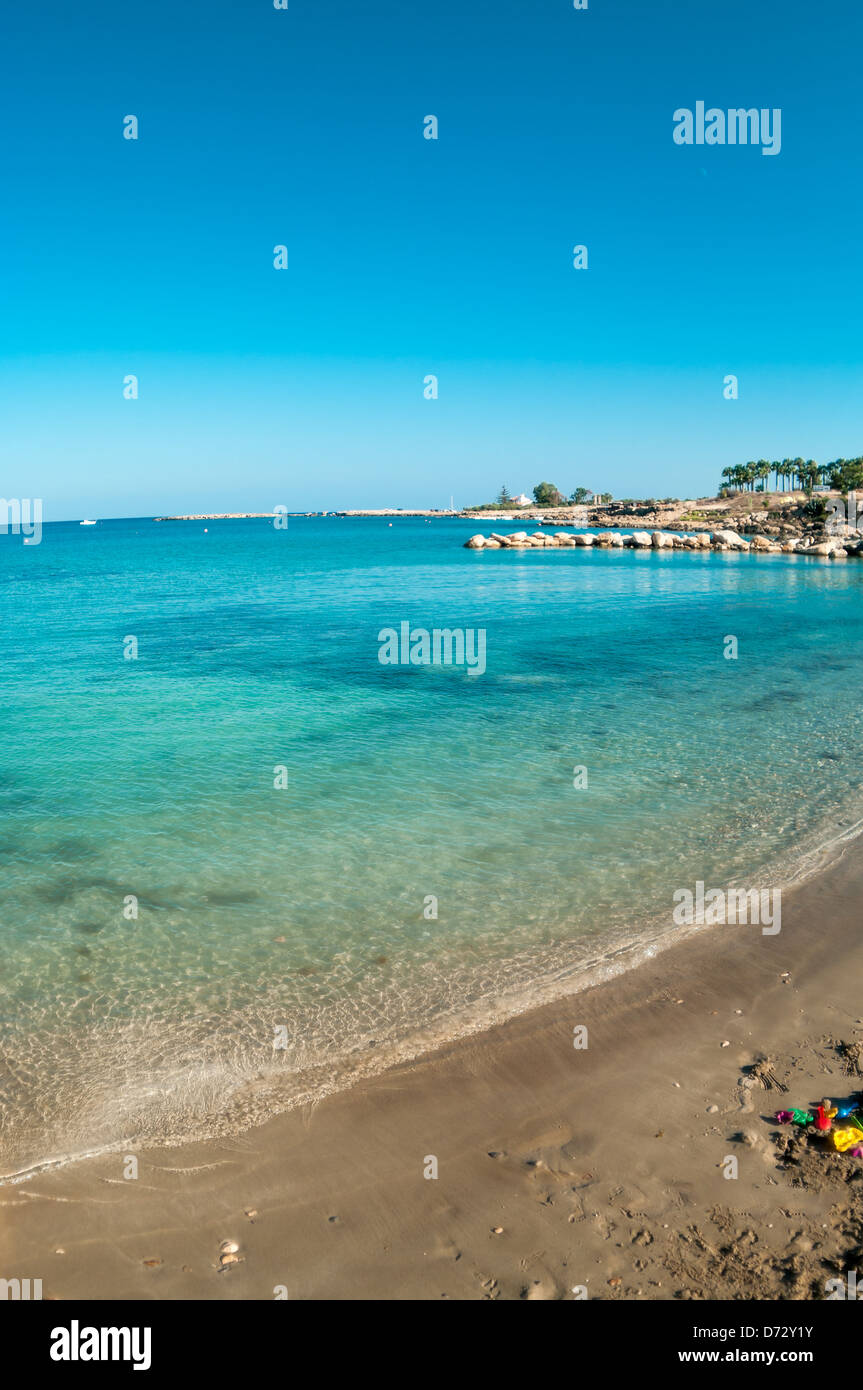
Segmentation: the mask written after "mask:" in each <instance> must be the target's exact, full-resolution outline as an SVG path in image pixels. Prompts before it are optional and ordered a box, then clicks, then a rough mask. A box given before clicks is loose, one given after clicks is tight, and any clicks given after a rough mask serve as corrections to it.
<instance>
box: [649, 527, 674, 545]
mask: <svg viewBox="0 0 863 1390" xmlns="http://www.w3.org/2000/svg"><path fill="white" fill-rule="evenodd" d="M650 543H651V545H652V546H653V549H654V550H670V549H671V547H672V546H673V545H674V541H673V540H672V539H671V537H670V536H669V535H668V534H667V533H666V532H665V531H654V532H653V534H652V535H651V537H650Z"/></svg>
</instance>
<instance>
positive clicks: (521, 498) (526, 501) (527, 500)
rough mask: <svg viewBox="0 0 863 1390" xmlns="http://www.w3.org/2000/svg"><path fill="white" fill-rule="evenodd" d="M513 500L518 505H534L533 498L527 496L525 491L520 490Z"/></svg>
mask: <svg viewBox="0 0 863 1390" xmlns="http://www.w3.org/2000/svg"><path fill="white" fill-rule="evenodd" d="M512 500H513V502H514V503H515V505H516V506H517V507H532V506H533V505H534V502H533V498H532V497H526V496H525V495H524V493H523V492H520V493H519V495H518V497H513V499H512Z"/></svg>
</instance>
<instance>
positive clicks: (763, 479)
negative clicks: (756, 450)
mask: <svg viewBox="0 0 863 1390" xmlns="http://www.w3.org/2000/svg"><path fill="white" fill-rule="evenodd" d="M755 477H756V478H757V479H758V481H759V483H763V484H765V486H764V487H763V488H762V489H761V490H762V491H766V483H767V479H768V478H769V477H770V464H769V463H768V462H767V460H766V459H759V460H758V462H757V463H756V465H755Z"/></svg>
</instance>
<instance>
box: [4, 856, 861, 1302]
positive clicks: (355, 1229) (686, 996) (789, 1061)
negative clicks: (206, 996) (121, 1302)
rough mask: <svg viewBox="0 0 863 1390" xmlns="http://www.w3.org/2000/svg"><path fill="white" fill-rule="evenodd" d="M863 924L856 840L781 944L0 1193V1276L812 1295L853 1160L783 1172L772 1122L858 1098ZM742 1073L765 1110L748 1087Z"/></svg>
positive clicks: (838, 1259)
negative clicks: (222, 1137) (132, 1164)
mask: <svg viewBox="0 0 863 1390" xmlns="http://www.w3.org/2000/svg"><path fill="white" fill-rule="evenodd" d="M861 907H863V842H861V841H859V840H858V841H855V842H853V843H852V844H851V845H850V846H848V847H846V849H845V851H844V852H843V854H842V856H841V857H840V858H839V859H838V861H837V862H835V863H834V864H832V865H831V866H830V867H829V868H827V869H825V870H824V871H823V872H821V873H820V874H819V875H818V876H817V877H815V878H812V879H809V880H808V881H807V882H806V883H804V884H802V885H801V886H800V887H798V888H797V889H796V890H795V891H794V892H793V893H788V894H784V895H783V903H782V930H781V932H780V933H779V934H778V935H776V936H765V935H762V933H761V931H760V928H758V927H757V926H742V927H738V926H734V927H732V926H719V927H713V928H709V929H705V930H704V931H703V932H702V933H701V934H699V935H698V936H696V937H694V938H690V939H689V940H686V941H681V942H680V943H679V944H677V945H675V946H673V947H671V948H670V949H668V950H666V951H664V952H662V953H661V954H659V955H658V956H657V957H656V958H655V959H654V960H652V961H650V962H648V963H647V964H645V965H641V966H639V967H637V968H636V969H633V970H631V971H629V972H627V973H626V974H625V975H623V976H620V977H618V978H617V979H614V980H611V981H608V982H606V983H604V984H601V985H598V986H596V987H595V988H593V989H590V990H587V991H585V992H583V993H580V994H575V995H570V996H568V997H567V998H564V999H561V1000H559V1001H557V1002H555V1003H554V1004H549V1005H545V1006H543V1007H542V1008H540V1009H537V1010H534V1011H533V1012H531V1013H528V1014H524V1015H522V1016H520V1017H518V1018H515V1019H513V1020H511V1021H509V1022H508V1023H505V1024H502V1025H500V1026H497V1027H495V1028H493V1029H490V1030H489V1031H487V1032H485V1033H481V1034H477V1035H476V1036H474V1037H471V1038H468V1039H464V1040H461V1041H459V1042H457V1043H454V1044H453V1045H451V1046H450V1047H447V1048H443V1049H441V1050H439V1051H437V1052H435V1053H433V1054H432V1055H430V1056H428V1057H425V1058H423V1059H421V1060H419V1061H416V1062H412V1063H410V1064H406V1065H404V1066H401V1067H398V1068H395V1069H394V1070H392V1071H389V1072H387V1073H385V1074H384V1075H382V1076H379V1077H376V1078H374V1079H372V1080H369V1081H365V1082H362V1083H360V1084H359V1085H357V1086H356V1087H355V1088H354V1089H352V1090H350V1091H348V1092H344V1093H342V1094H340V1095H337V1096H334V1097H330V1098H329V1099H327V1100H325V1101H323V1102H321V1103H320V1104H319V1105H317V1106H315V1107H312V1108H310V1109H306V1110H303V1111H294V1112H292V1113H289V1114H286V1115H281V1116H277V1117H275V1118H273V1119H272V1120H270V1121H269V1122H268V1123H266V1124H265V1125H263V1126H261V1127H259V1128H257V1129H254V1130H251V1131H249V1132H247V1133H245V1134H242V1135H240V1136H238V1137H237V1138H235V1139H234V1140H232V1141H230V1142H225V1141H219V1142H207V1143H195V1144H190V1145H188V1146H185V1147H183V1148H170V1149H167V1148H162V1149H147V1150H142V1151H140V1152H139V1153H138V1154H137V1158H138V1165H139V1167H138V1177H137V1179H131V1180H130V1179H126V1178H125V1177H124V1167H125V1166H126V1162H125V1159H124V1156H123V1155H120V1154H116V1155H110V1156H107V1157H101V1158H98V1159H93V1160H87V1161H82V1162H80V1163H78V1164H75V1165H73V1166H70V1167H67V1168H64V1169H60V1170H55V1171H52V1172H49V1173H44V1174H42V1175H40V1176H38V1177H35V1178H33V1179H31V1180H30V1181H29V1182H26V1183H21V1184H19V1185H17V1186H9V1187H4V1188H0V1276H5V1277H7V1278H11V1277H20V1278H25V1277H30V1278H41V1279H42V1280H43V1294H44V1297H46V1298H56V1299H77V1298H81V1299H108V1298H121V1299H210V1298H213V1299H273V1298H274V1297H278V1296H285V1292H286V1294H287V1297H289V1298H291V1299H321V1298H324V1299H328V1298H332V1299H441V1298H450V1299H498V1298H500V1299H556V1298H573V1297H576V1296H580V1295H578V1294H574V1293H573V1290H574V1289H576V1290H586V1292H587V1295H588V1296H589V1297H590V1298H600V1299H680V1298H698V1299H704V1298H723V1299H727V1298H755V1299H777V1298H778V1299H787V1298H794V1299H809V1298H823V1297H824V1286H825V1282H826V1280H827V1279H828V1278H831V1277H835V1276H836V1275H837V1274H840V1273H841V1272H842V1270H844V1269H845V1268H855V1267H856V1268H858V1269H861V1268H863V1210H861V1204H860V1202H859V1194H860V1192H861V1191H863V1160H861V1159H854V1158H851V1157H849V1156H844V1155H843V1156H830V1155H829V1154H827V1153H826V1152H825V1153H824V1154H821V1153H817V1154H816V1153H812V1152H809V1153H807V1154H806V1155H805V1158H804V1160H803V1161H802V1162H786V1161H785V1160H784V1159H783V1154H782V1150H781V1148H780V1147H778V1146H777V1143H776V1142H775V1140H774V1138H773V1136H774V1135H775V1134H776V1133H777V1132H778V1127H777V1126H776V1124H775V1123H773V1122H772V1121H771V1119H770V1117H771V1115H772V1114H773V1112H774V1111H775V1110H776V1109H778V1108H785V1107H788V1108H791V1107H792V1106H811V1105H812V1104H813V1103H815V1102H817V1101H819V1100H820V1099H821V1097H822V1096H830V1097H833V1098H836V1099H839V1100H842V1099H844V1098H846V1097H849V1096H850V1095H851V1094H852V1093H853V1092H854V1091H855V1090H856V1088H857V1087H860V1086H863V1079H861V1078H856V1079H855V1078H854V1077H849V1076H847V1075H845V1074H844V1070H843V1060H842V1056H841V1052H840V1049H839V1046H838V1044H839V1043H840V1042H841V1041H846V1042H851V1041H854V1040H858V1039H863V1021H861V1020H863V938H861V931H860V924H861V920H863V913H861ZM579 1025H586V1026H587V1028H588V1039H589V1045H588V1047H587V1049H586V1050H578V1049H576V1048H574V1046H573V1029H574V1028H575V1027H576V1026H579ZM724 1043H727V1046H723V1044H724ZM765 1055H766V1056H769V1057H770V1059H771V1060H772V1062H773V1066H774V1070H775V1072H776V1075H777V1077H778V1078H779V1079H780V1080H784V1081H785V1082H787V1084H788V1086H789V1090H788V1092H787V1094H784V1095H783V1094H780V1093H777V1092H775V1091H767V1090H763V1089H762V1088H761V1086H760V1084H759V1083H758V1082H757V1081H756V1080H755V1079H754V1078H753V1077H752V1076H751V1075H750V1074H749V1072H748V1070H747V1069H748V1068H749V1067H751V1065H752V1064H753V1063H754V1062H756V1061H757V1060H758V1059H759V1058H761V1057H763V1056H765ZM729 1157H733V1158H736V1160H737V1164H738V1176H737V1177H736V1178H730V1179H729V1178H726V1177H725V1176H724V1173H725V1172H727V1171H731V1169H732V1165H730V1164H729V1163H728V1161H727V1160H728V1159H729ZM432 1159H434V1160H435V1161H436V1170H437V1177H426V1176H424V1174H425V1173H426V1172H431V1171H433V1170H434V1165H433V1163H432ZM224 1241H234V1242H236V1243H237V1245H238V1247H239V1248H238V1251H237V1256H236V1262H231V1263H228V1264H226V1265H224V1266H222V1265H221V1264H220V1246H221V1244H222V1242H224Z"/></svg>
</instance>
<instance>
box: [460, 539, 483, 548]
mask: <svg viewBox="0 0 863 1390" xmlns="http://www.w3.org/2000/svg"><path fill="white" fill-rule="evenodd" d="M484 545H485V536H471V538H470V540H469V541H465V543H464V546H465V550H482V548H483V546H484Z"/></svg>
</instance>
